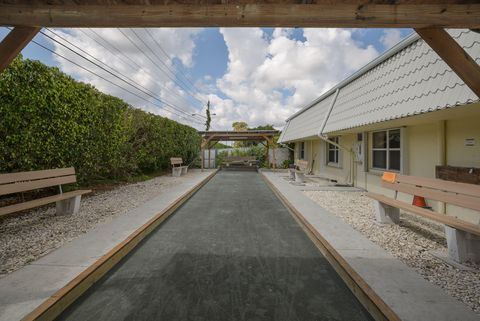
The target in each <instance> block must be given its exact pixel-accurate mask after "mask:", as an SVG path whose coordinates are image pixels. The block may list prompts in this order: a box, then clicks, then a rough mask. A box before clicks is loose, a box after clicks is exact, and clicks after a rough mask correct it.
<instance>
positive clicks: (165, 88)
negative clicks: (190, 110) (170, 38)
mask: <svg viewBox="0 0 480 321" xmlns="http://www.w3.org/2000/svg"><path fill="white" fill-rule="evenodd" d="M78 30H79V31H80V32H81V33H83V34H84V35H85V36H87V37H88V38H90V39H91V40H93V41H94V42H96V43H97V44H98V45H100V46H101V47H103V48H104V49H105V50H107V51H108V52H110V53H111V54H112V55H114V56H115V57H117V58H119V59H120V60H121V61H122V62H123V63H125V64H126V65H128V66H130V68H132V70H135V71H137V70H142V71H144V72H145V73H146V74H147V75H148V76H149V77H150V78H151V79H153V80H155V76H153V75H152V74H151V73H150V72H149V71H148V70H145V69H144V68H143V67H142V66H140V65H139V64H137V63H136V62H135V61H134V60H133V59H132V58H130V57H129V56H127V55H125V54H124V53H123V52H122V51H121V50H120V49H118V48H117V47H116V46H115V45H113V44H112V43H110V42H109V41H108V40H106V39H105V38H103V37H102V36H101V35H99V34H98V33H97V32H95V30H92V29H89V30H90V31H91V32H92V33H93V34H95V35H96V36H97V37H98V38H100V39H101V40H102V41H104V42H105V43H106V44H108V45H109V46H111V47H112V48H113V49H114V50H115V51H116V52H117V53H118V54H117V53H115V52H113V51H112V50H111V49H110V48H108V47H106V46H105V45H104V44H102V43H101V42H100V41H98V40H97V39H95V38H94V37H92V36H90V35H89V34H88V33H86V32H85V31H83V30H82V29H78ZM119 54H120V55H121V56H123V57H125V58H126V59H128V60H129V61H131V62H132V63H133V64H134V65H136V66H137V67H133V66H132V64H130V63H129V62H127V61H125V60H124V59H123V58H122V57H120V56H119ZM159 85H160V87H162V88H163V89H164V90H165V91H166V92H168V93H170V94H172V95H173V96H176V97H178V98H179V99H180V100H185V102H187V103H188V100H186V98H185V97H183V96H181V95H180V94H178V93H177V92H175V91H173V90H171V89H169V88H168V87H166V86H165V85H163V84H159ZM180 100H179V102H180Z"/></svg>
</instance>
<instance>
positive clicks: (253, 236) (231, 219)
mask: <svg viewBox="0 0 480 321" xmlns="http://www.w3.org/2000/svg"><path fill="white" fill-rule="evenodd" d="M59 319H60V320H82V321H85V320H92V321H93V320H168V321H176V320H178V321H180V320H182V321H188V320H198V321H200V320H205V321H229V320H239V321H240V320H245V321H246V320H248V321H262V320H276V321H318V320H348V321H356V320H371V318H370V316H369V315H368V313H367V312H366V311H365V310H364V309H363V307H362V306H361V305H360V303H359V302H358V301H357V300H356V299H355V297H354V296H353V294H352V293H351V292H350V290H349V289H348V288H347V287H346V285H345V284H344V283H343V281H342V280H341V279H340V278H339V276H338V275H337V274H336V273H335V272H334V270H333V269H332V267H331V266H330V264H329V263H328V262H327V260H326V259H325V258H324V257H323V256H322V255H321V253H320V252H319V251H318V249H317V248H316V247H315V245H314V244H313V243H312V242H311V240H310V239H309V238H308V237H307V235H306V234H305V233H304V232H303V230H302V228H301V227H300V226H299V225H298V224H297V222H296V221H295V220H294V219H293V217H292V216H291V215H290V213H289V212H288V211H287V209H286V208H285V207H284V206H283V205H282V204H281V203H280V202H279V200H278V198H277V197H276V196H275V195H274V194H273V192H272V191H271V189H270V188H269V187H268V186H267V185H266V183H265V182H264V181H263V180H262V178H261V177H260V175H259V174H258V173H255V172H233V171H228V172H227V171H221V172H219V173H218V174H217V175H216V176H215V177H214V178H213V179H212V180H211V181H210V182H209V183H207V184H206V185H205V186H204V187H203V188H202V189H200V190H199V191H198V192H197V193H196V194H195V195H194V196H193V197H192V198H191V199H190V200H189V201H187V202H186V203H185V204H184V205H183V206H182V207H181V208H180V209H178V210H177V212H176V213H175V214H174V215H173V216H171V217H170V218H169V219H168V220H167V221H166V222H164V223H163V224H162V225H161V226H160V227H159V228H158V229H157V230H155V231H154V232H152V233H151V234H150V236H149V237H148V238H146V239H145V240H144V241H143V242H142V243H141V244H140V245H139V246H138V247H137V248H136V249H135V250H134V251H133V252H132V253H130V254H129V255H128V256H127V257H126V259H124V260H123V261H122V262H121V263H120V264H119V265H118V266H117V267H116V268H115V269H113V270H112V271H110V272H109V273H108V274H107V275H106V276H105V277H104V278H103V279H102V280H101V281H99V282H98V283H96V284H95V285H94V286H93V287H92V288H90V289H89V290H88V291H87V292H86V294H85V295H84V296H83V297H82V298H80V299H79V300H78V301H77V302H76V303H74V304H73V305H72V306H71V307H70V308H69V309H68V310H67V311H66V312H65V313H64V314H63V315H61V316H60V318H59Z"/></svg>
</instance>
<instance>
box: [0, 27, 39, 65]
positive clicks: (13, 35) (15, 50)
mask: <svg viewBox="0 0 480 321" xmlns="http://www.w3.org/2000/svg"><path fill="white" fill-rule="evenodd" d="M40 29H41V28H38V27H15V28H14V29H13V30H12V31H10V32H9V33H8V35H7V36H6V37H5V38H4V39H3V41H2V42H1V43H0V72H2V71H3V70H4V69H5V68H7V66H8V65H9V64H10V63H11V62H12V61H13V59H15V57H16V56H17V55H18V54H19V53H20V52H21V51H22V50H23V48H25V46H26V45H28V43H29V42H30V40H32V39H33V37H35V35H36V34H37V33H38V32H39V31H40Z"/></svg>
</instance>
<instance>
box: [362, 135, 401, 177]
mask: <svg viewBox="0 0 480 321" xmlns="http://www.w3.org/2000/svg"><path fill="white" fill-rule="evenodd" d="M395 130H398V132H399V135H400V147H395V148H390V132H391V131H395ZM381 132H385V135H386V136H385V137H386V138H385V141H386V145H385V146H386V147H385V148H376V147H374V142H375V140H374V137H373V136H374V134H375V133H381ZM371 133H372V139H371V141H372V145H371V151H370V157H371V159H372V165H371V166H372V167H371V169H372V170H374V171H382V172H383V171H391V172H395V173H402V170H403V159H402V157H403V133H402V128H389V129H382V130H375V131H372V132H371ZM375 151H385V154H386V155H385V163H386V167H385V168H381V167H375V165H374V164H375V160H374V152H375ZM391 151H398V152H399V153H400V159H399V160H398V161H399V164H400V168H399V169H391V168H390V152H391Z"/></svg>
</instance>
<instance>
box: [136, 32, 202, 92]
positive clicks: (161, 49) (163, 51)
mask: <svg viewBox="0 0 480 321" xmlns="http://www.w3.org/2000/svg"><path fill="white" fill-rule="evenodd" d="M143 29H144V30H145V31H146V32H147V34H148V35H149V36H150V38H151V39H152V40H153V42H155V44H156V45H157V46H158V48H160V51H161V52H162V53H163V54H164V55H165V57H166V58H167V59H170V55H169V54H168V53H167V52H166V51H165V50H164V49H163V47H162V46H161V45H160V43H159V42H158V41H157V40H156V39H155V37H154V36H153V35H152V34H151V33H150V30H148V29H147V28H143ZM170 60H171V61H172V62H173V60H172V59H170ZM178 72H179V73H180V74H181V75H182V76H183V77H184V78H185V79H186V80H187V81H188V82H189V83H190V84H191V85H192V87H193V88H194V89H196V86H195V84H194V83H193V82H192V81H191V80H190V79H189V78H188V77H187V75H185V73H184V72H183V71H182V70H181V69H180V68H178Z"/></svg>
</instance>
